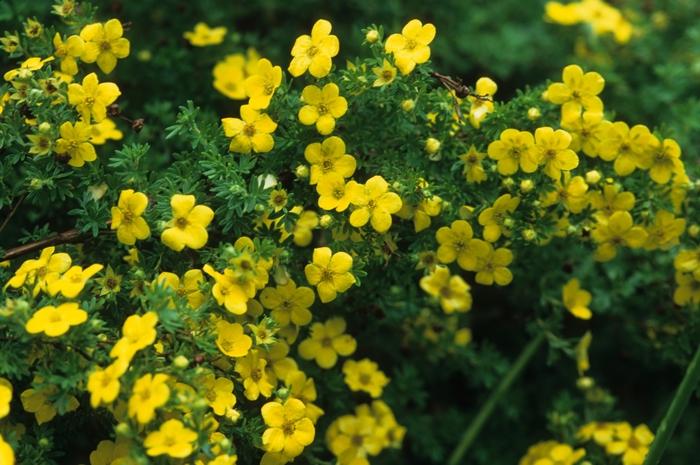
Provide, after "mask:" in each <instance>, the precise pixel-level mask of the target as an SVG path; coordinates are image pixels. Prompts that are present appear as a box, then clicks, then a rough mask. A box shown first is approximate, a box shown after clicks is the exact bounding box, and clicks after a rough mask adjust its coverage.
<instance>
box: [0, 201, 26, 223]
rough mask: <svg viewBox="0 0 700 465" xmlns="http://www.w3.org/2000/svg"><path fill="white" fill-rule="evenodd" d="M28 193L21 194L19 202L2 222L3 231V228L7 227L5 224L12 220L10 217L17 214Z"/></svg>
mask: <svg viewBox="0 0 700 465" xmlns="http://www.w3.org/2000/svg"><path fill="white" fill-rule="evenodd" d="M26 196H27V195H26V194H25V195H23V196H21V197H20V198H19V199H18V200H17V203H16V204H15V206H14V207H12V210H10V213H9V214H8V215H7V217H6V218H5V219H4V220H3V221H2V224H0V232H2V230H3V229H5V226H7V224H8V223H9V222H10V219H11V218H12V217H13V216H15V213H17V209H18V208H19V206H20V205H21V204H22V201H23V200H24V198H25V197H26Z"/></svg>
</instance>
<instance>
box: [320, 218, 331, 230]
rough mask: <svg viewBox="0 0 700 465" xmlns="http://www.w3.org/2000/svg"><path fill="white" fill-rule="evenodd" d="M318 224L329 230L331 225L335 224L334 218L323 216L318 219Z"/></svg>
mask: <svg viewBox="0 0 700 465" xmlns="http://www.w3.org/2000/svg"><path fill="white" fill-rule="evenodd" d="M318 224H319V226H321V227H322V228H323V229H327V228H329V227H330V225H332V224H333V217H332V216H331V215H328V214H326V215H321V217H320V218H319V219H318Z"/></svg>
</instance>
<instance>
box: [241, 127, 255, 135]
mask: <svg viewBox="0 0 700 465" xmlns="http://www.w3.org/2000/svg"><path fill="white" fill-rule="evenodd" d="M243 134H245V135H246V136H248V137H253V136H254V135H255V126H254V125H252V124H246V125H245V126H243Z"/></svg>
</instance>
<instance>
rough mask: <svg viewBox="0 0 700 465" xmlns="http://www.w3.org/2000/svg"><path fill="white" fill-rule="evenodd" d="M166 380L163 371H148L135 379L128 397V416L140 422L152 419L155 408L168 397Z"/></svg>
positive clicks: (147, 421)
mask: <svg viewBox="0 0 700 465" xmlns="http://www.w3.org/2000/svg"><path fill="white" fill-rule="evenodd" d="M168 380H169V378H168V375H165V374H163V373H158V374H155V375H152V374H150V373H148V374H145V375H143V376H141V377H140V378H139V379H137V380H136V382H135V383H134V388H133V390H132V393H131V397H130V398H129V416H130V417H131V418H136V421H138V422H139V423H141V424H145V423H149V422H150V421H151V420H153V418H154V417H155V414H156V409H158V408H159V407H162V406H163V405H165V403H166V402H168V399H169V398H170V388H169V387H168V384H167V383H168Z"/></svg>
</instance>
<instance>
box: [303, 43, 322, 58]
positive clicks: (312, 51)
mask: <svg viewBox="0 0 700 465" xmlns="http://www.w3.org/2000/svg"><path fill="white" fill-rule="evenodd" d="M318 52H319V50H318V47H316V46H315V45H312V46H311V47H309V48H308V49H307V50H306V54H307V55H308V56H310V57H314V56H316V55H318Z"/></svg>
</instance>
